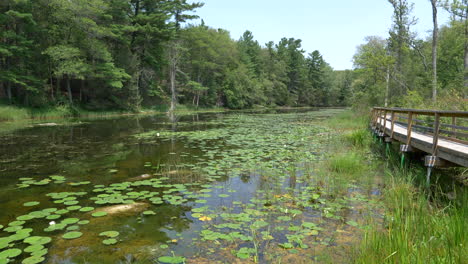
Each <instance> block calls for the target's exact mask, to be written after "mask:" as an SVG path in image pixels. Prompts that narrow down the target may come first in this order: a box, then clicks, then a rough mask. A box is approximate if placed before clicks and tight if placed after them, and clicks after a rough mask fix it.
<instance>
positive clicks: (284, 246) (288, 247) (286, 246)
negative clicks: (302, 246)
mask: <svg viewBox="0 0 468 264" xmlns="http://www.w3.org/2000/svg"><path fill="white" fill-rule="evenodd" d="M279 246H280V247H282V248H285V249H290V248H294V245H293V244H291V243H283V244H279Z"/></svg>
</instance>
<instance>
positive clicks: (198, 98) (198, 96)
mask: <svg viewBox="0 0 468 264" xmlns="http://www.w3.org/2000/svg"><path fill="white" fill-rule="evenodd" d="M199 103H200V92H198V94H197V110H198V105H199Z"/></svg>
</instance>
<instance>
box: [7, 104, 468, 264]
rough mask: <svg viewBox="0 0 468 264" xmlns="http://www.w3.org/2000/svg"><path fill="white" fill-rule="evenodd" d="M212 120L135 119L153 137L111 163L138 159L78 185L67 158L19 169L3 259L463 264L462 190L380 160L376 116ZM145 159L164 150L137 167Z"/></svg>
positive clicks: (127, 144)
mask: <svg viewBox="0 0 468 264" xmlns="http://www.w3.org/2000/svg"><path fill="white" fill-rule="evenodd" d="M209 116H210V118H207V119H202V120H199V119H198V117H196V118H195V117H191V116H186V117H184V118H182V119H181V120H179V122H178V123H170V122H169V123H160V122H161V121H155V119H153V117H150V116H147V117H142V119H141V120H140V118H138V117H137V116H135V117H133V118H134V119H135V120H136V121H137V123H138V124H140V125H142V124H147V122H146V121H145V120H147V121H151V125H150V126H142V127H141V128H140V129H138V130H132V131H131V133H130V134H128V135H126V136H124V142H123V143H122V138H119V139H118V141H119V143H118V144H117V145H114V146H112V148H111V149H110V150H109V151H110V152H112V153H115V152H116V151H119V149H122V150H123V149H127V152H124V155H120V156H116V158H115V159H114V158H110V157H109V155H111V154H105V155H102V157H103V158H104V157H105V158H104V160H103V163H100V162H99V161H98V160H97V161H93V162H94V164H95V165H91V166H99V168H98V170H97V171H94V169H93V170H90V171H86V170H85V171H83V170H81V171H79V172H78V173H75V174H74V173H72V172H73V170H68V168H69V167H70V166H69V164H73V162H72V163H70V162H69V160H65V161H64V164H63V165H64V166H66V167H67V169H65V170H63V169H59V170H57V169H54V170H53V171H54V172H52V171H51V170H47V171H48V173H47V174H46V173H44V174H42V173H41V174H37V175H34V174H31V173H28V174H27V175H25V174H24V173H23V171H22V170H18V169H17V168H13V169H11V171H9V172H8V174H7V175H6V178H5V179H4V180H6V184H4V185H3V187H2V188H3V189H2V192H1V194H0V200H1V201H7V202H2V203H3V204H2V207H3V208H5V211H8V213H7V214H5V213H2V214H0V221H1V222H0V223H1V226H0V234H1V235H0V261H3V262H5V263H7V262H8V261H16V262H22V263H42V262H46V263H61V262H63V261H67V260H68V261H73V262H78V263H81V262H91V263H92V262H93V261H94V262H95V261H99V263H119V262H122V263H128V262H135V263H157V262H159V263H200V262H207V261H208V262H209V263H226V262H228V263H234V262H245V263H278V262H281V263H286V262H290V263H292V262H293V263H310V262H311V261H313V262H318V263H329V262H332V261H333V262H334V263H349V262H355V263H376V262H388V263H419V262H427V261H428V260H431V259H433V260H434V263H436V262H437V263H462V260H463V259H465V257H466V252H465V250H464V249H465V246H464V245H466V235H465V234H464V233H463V232H462V231H463V229H464V228H465V225H466V223H465V221H464V219H466V194H464V190H463V189H462V190H461V191H460V192H459V193H457V199H456V200H454V201H452V200H448V201H447V199H441V200H440V201H439V200H438V199H430V197H434V198H436V196H435V195H432V196H427V194H426V193H425V191H424V190H419V189H418V187H417V185H414V184H413V182H412V179H413V178H412V177H410V176H416V175H417V174H418V173H420V172H419V171H417V170H415V169H414V168H413V167H417V166H412V167H411V168H408V169H405V170H400V169H394V167H393V165H392V164H388V163H385V162H384V161H383V160H382V159H381V158H380V157H379V156H380V153H379V151H376V150H373V149H372V146H373V145H375V143H374V142H373V141H372V138H371V136H370V133H369V132H368V131H367V129H366V126H367V124H368V122H367V121H366V119H365V118H360V120H361V121H360V122H350V121H349V120H353V119H354V120H356V118H354V114H353V113H352V112H351V111H347V110H324V111H306V110H303V111H297V110H296V111H293V113H276V112H275V113H258V112H253V113H236V112H231V113H223V114H211V115H209ZM164 119H165V118H164ZM164 119H163V120H164ZM105 122H106V123H113V124H115V122H116V121H115V120H112V119H111V120H108V121H105ZM155 122H156V123H155ZM155 124H156V125H155ZM88 126H89V125H85V127H88ZM125 127H127V126H125ZM47 129H50V130H49V131H55V129H56V128H53V127H51V128H47ZM81 129H82V128H81ZM32 131H34V130H32ZM104 131H105V132H110V131H109V130H104ZM72 133H73V132H72ZM90 136H93V135H90ZM8 138H9V136H6V139H7V140H8ZM67 138H68V136H67ZM0 140H4V139H1V138H0ZM87 140H90V139H89V138H87ZM87 140H84V141H82V142H86V141H87ZM72 142H73V141H72ZM106 142H107V141H106ZM69 144H70V143H67V145H69ZM70 146H71V145H69V146H68V147H70ZM135 147H137V148H136V150H137V151H128V150H129V148H130V150H132V149H135ZM148 150H152V151H157V152H150V153H151V154H150V155H149V156H146V157H147V158H142V157H140V156H137V157H136V160H135V161H132V158H134V156H135V154H136V153H141V152H148ZM54 151H55V150H53V149H52V150H47V153H50V152H54ZM74 152H75V153H78V152H76V150H75V151H74ZM155 153H157V154H155ZM39 156H41V157H42V158H41V159H46V158H43V157H44V156H43V154H39ZM97 157H99V155H97ZM25 158H26V157H25ZM21 159H22V157H20V156H15V160H14V161H13V160H7V159H3V163H4V164H9V163H12V162H15V163H18V162H20V160H21ZM93 159H94V158H93ZM99 159H100V158H99ZM28 160H29V158H28ZM390 160H391V159H390ZM75 162H78V164H76V165H75V166H77V167H82V166H81V165H80V163H79V162H80V161H78V160H76V161H75ZM81 162H83V163H86V164H88V163H90V160H89V159H84V160H83V161H81ZM133 163H135V167H129V165H130V164H133ZM97 164H100V165H97ZM38 165H39V164H34V166H36V167H37V166H38ZM48 167H50V166H48ZM57 168H60V167H57ZM39 171H42V169H41V170H39ZM400 171H401V172H400ZM87 175H89V176H87ZM392 175H393V176H392ZM414 178H415V179H416V177H414ZM439 193H441V192H439ZM444 193H447V191H446V190H444ZM11 196H17V197H19V198H18V199H17V202H18V203H19V205H20V206H19V207H18V206H16V201H15V202H12V201H9V200H8V199H4V198H5V197H11ZM444 197H445V196H444ZM214 245H215V246H214ZM83 247H85V248H86V250H85V251H83V250H82V249H83Z"/></svg>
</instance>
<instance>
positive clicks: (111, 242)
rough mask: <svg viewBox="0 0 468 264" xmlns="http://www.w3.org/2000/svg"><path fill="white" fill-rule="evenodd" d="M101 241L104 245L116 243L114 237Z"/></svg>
mask: <svg viewBox="0 0 468 264" xmlns="http://www.w3.org/2000/svg"><path fill="white" fill-rule="evenodd" d="M102 243H103V244H104V245H114V244H116V243H117V239H115V238H109V239H105V240H103V241H102Z"/></svg>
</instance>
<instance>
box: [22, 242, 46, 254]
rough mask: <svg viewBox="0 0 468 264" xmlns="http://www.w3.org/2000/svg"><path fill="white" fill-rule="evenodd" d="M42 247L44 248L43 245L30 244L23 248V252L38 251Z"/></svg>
mask: <svg viewBox="0 0 468 264" xmlns="http://www.w3.org/2000/svg"><path fill="white" fill-rule="evenodd" d="M42 249H44V245H41V244H35V245H31V246H28V247H26V248H25V249H24V252H28V253H31V252H35V251H39V250H42Z"/></svg>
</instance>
